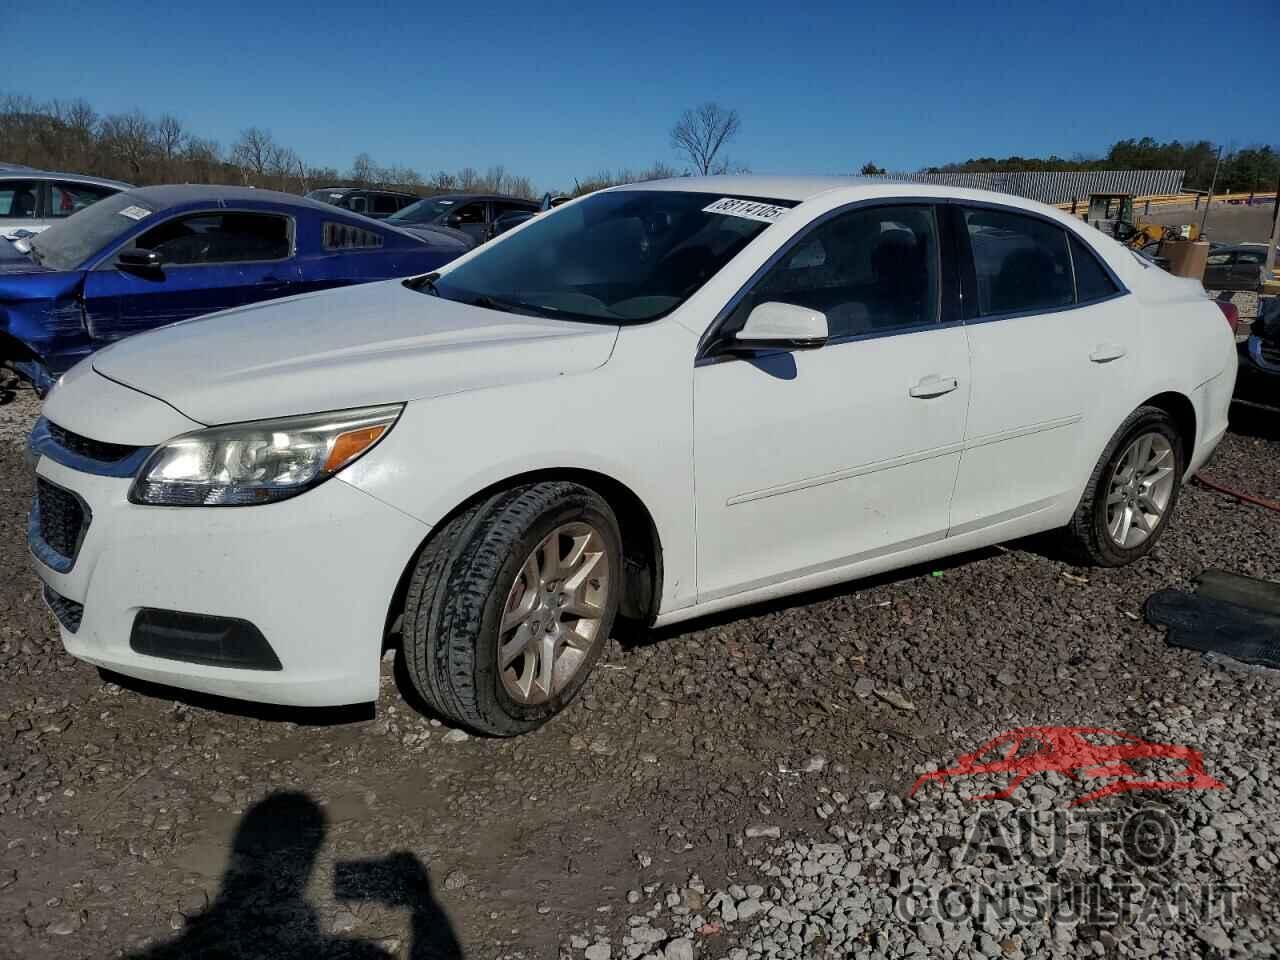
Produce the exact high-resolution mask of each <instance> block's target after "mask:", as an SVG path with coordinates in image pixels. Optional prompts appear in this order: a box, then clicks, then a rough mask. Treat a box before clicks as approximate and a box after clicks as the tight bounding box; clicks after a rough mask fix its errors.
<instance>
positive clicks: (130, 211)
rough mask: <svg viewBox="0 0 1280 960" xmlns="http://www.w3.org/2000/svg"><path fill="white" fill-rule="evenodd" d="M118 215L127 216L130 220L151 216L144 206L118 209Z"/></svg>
mask: <svg viewBox="0 0 1280 960" xmlns="http://www.w3.org/2000/svg"><path fill="white" fill-rule="evenodd" d="M120 216H122V217H128V218H129V219H130V220H145V219H146V218H147V217H149V216H151V211H150V210H148V209H147V208H146V207H125V208H124V209H123V210H121V211H120Z"/></svg>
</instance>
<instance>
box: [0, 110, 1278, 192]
mask: <svg viewBox="0 0 1280 960" xmlns="http://www.w3.org/2000/svg"><path fill="white" fill-rule="evenodd" d="M740 130H741V119H740V117H739V115H738V112H737V111H736V110H733V109H729V108H726V107H723V106H721V105H720V104H717V103H712V102H709V103H704V104H701V105H699V106H697V107H693V108H691V109H689V110H686V111H684V113H683V114H682V115H681V116H680V117H679V118H678V120H677V121H676V123H675V125H674V126H673V127H672V128H671V131H670V142H671V147H672V149H673V150H674V151H675V153H676V155H677V156H678V157H679V158H680V159H681V161H682V162H683V164H684V165H683V168H678V167H676V166H673V165H671V164H669V163H667V162H665V161H662V160H658V161H656V162H655V163H653V164H652V165H651V166H649V167H647V168H645V169H623V170H616V171H613V170H603V171H600V172H599V173H596V174H594V175H592V176H588V177H585V178H578V179H575V180H574V182H573V187H572V189H565V190H564V191H563V192H566V193H569V194H572V195H575V196H577V195H580V194H583V193H589V192H590V191H592V190H599V189H601V188H603V187H607V186H613V185H615V184H619V183H631V182H635V181H637V180H656V179H662V178H665V177H672V176H682V175H689V174H708V173H728V172H730V171H732V172H746V169H747V168H746V167H744V166H741V165H737V164H734V163H732V161H730V160H729V158H728V156H727V148H728V146H729V145H730V144H731V143H732V142H733V141H734V140H735V139H736V138H737V135H738V133H739V131H740ZM0 162H9V163H21V164H26V165H27V166H31V167H36V168H40V169H47V170H65V171H69V172H75V173H86V174H92V175H95V176H100V177H109V178H111V179H114V180H124V181H127V182H129V183H133V184H137V185H139V186H144V185H148V184H155V183H234V184H242V185H245V186H254V187H263V188H269V189H273V190H284V191H287V192H292V193H306V192H308V191H309V190H315V189H317V188H319V187H329V186H356V187H380V188H384V189H391V190H402V191H406V192H409V193H416V194H420V195H429V194H436V193H447V192H453V191H464V192H472V191H483V192H492V193H506V194H512V195H515V196H523V197H534V196H536V195H537V194H538V192H539V191H537V190H536V189H535V186H534V184H533V182H532V181H531V180H530V179H529V178H528V177H526V176H522V175H519V174H516V173H513V172H511V171H509V170H507V168H506V166H505V165H502V164H495V165H493V166H490V167H488V168H486V169H485V170H483V171H481V170H478V169H476V168H474V167H463V168H462V169H460V170H457V171H448V170H440V171H437V172H435V173H432V174H427V175H424V174H422V173H420V172H419V171H418V170H416V169H414V168H413V167H409V166H405V165H401V164H392V165H390V166H383V165H381V164H379V163H378V162H377V161H375V160H374V158H373V157H371V156H370V155H369V154H368V153H364V152H362V153H358V154H357V155H356V156H355V157H354V159H353V160H352V162H351V166H350V168H348V169H347V170H338V169H337V168H336V167H331V166H314V165H311V164H308V163H307V162H306V161H305V160H304V159H303V158H302V157H301V156H299V155H298V153H297V151H295V150H294V149H293V148H292V147H289V146H288V145H287V144H283V143H280V142H278V141H277V140H276V139H275V138H274V137H273V136H272V134H271V131H270V130H267V129H265V128H263V127H257V126H253V127H247V128H245V129H244V130H242V131H241V132H240V135H239V137H238V138H237V139H236V140H235V142H234V143H231V144H229V145H227V146H225V147H224V146H223V145H222V144H220V143H218V142H217V141H216V140H210V139H208V138H205V137H201V136H199V134H198V133H197V132H195V131H193V130H189V129H187V127H186V126H185V124H183V122H182V121H181V120H179V119H178V118H177V117H174V116H173V115H171V114H167V113H166V114H162V115H161V116H159V117H149V116H147V115H146V114H144V113H143V112H142V111H140V110H133V111H131V112H128V113H114V114H105V115H104V114H99V113H98V112H97V111H96V110H95V109H94V108H93V106H92V105H91V104H90V103H89V102H88V101H87V100H84V99H76V100H68V101H63V100H52V101H47V102H40V101H36V100H34V99H33V98H31V97H28V96H23V95H18V94H8V95H0ZM1217 162H1218V147H1217V146H1216V145H1215V144H1213V143H1210V142H1209V141H1208V140H1197V141H1185V142H1184V141H1179V140H1170V141H1168V142H1159V141H1156V140H1154V139H1152V138H1151V137H1142V138H1141V139H1133V138H1131V139H1128V140H1120V141H1117V142H1116V143H1114V144H1112V145H1111V147H1110V148H1109V149H1108V150H1107V152H1106V153H1105V154H1104V155H1103V156H1088V155H1084V154H1076V155H1075V156H1073V157H1071V158H1070V159H1066V158H1063V157H1059V156H1056V155H1052V154H1051V155H1050V156H1048V157H1022V156H1011V157H1004V158H995V157H977V158H973V159H970V160H965V161H963V162H959V163H948V164H943V165H941V166H933V167H927V168H925V169H924V170H923V171H921V172H924V173H953V172H987V171H996V170H1000V171H1023V170H1182V171H1184V172H1185V181H1184V185H1185V186H1186V188H1187V189H1200V190H1207V189H1209V185H1210V183H1212V181H1213V174H1214V167H1215V165H1216V164H1217ZM861 172H863V173H869V174H875V173H884V172H885V170H884V168H882V167H879V166H877V165H876V164H874V163H867V164H864V165H863V167H862V170H861ZM1277 177H1280V147H1277V146H1270V145H1263V144H1258V145H1253V146H1248V147H1243V148H1234V147H1233V148H1231V149H1225V150H1223V152H1222V162H1221V167H1220V169H1219V170H1218V180H1217V190H1218V192H1225V191H1228V190H1230V191H1248V190H1259V191H1265V190H1271V189H1274V188H1275V185H1276V180H1277ZM551 192H553V193H555V192H560V191H556V190H552V191H551Z"/></svg>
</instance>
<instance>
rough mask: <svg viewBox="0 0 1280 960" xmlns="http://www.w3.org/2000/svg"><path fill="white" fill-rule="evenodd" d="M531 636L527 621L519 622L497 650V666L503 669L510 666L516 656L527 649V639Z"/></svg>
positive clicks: (531, 632)
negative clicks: (516, 627)
mask: <svg viewBox="0 0 1280 960" xmlns="http://www.w3.org/2000/svg"><path fill="white" fill-rule="evenodd" d="M532 638H533V631H531V630H530V629H529V625H528V624H527V623H524V624H521V625H520V628H519V629H518V630H516V632H515V634H514V635H513V636H512V637H511V639H510V640H508V641H507V642H506V643H504V644H503V645H502V646H501V647H500V648H499V650H498V666H499V667H501V668H502V669H503V670H505V669H507V667H509V666H511V664H512V663H513V662H514V661H515V659H516V658H517V657H519V656H520V655H521V654H523V653H524V652H525V651H526V650H528V649H529V641H530V640H531V639H532Z"/></svg>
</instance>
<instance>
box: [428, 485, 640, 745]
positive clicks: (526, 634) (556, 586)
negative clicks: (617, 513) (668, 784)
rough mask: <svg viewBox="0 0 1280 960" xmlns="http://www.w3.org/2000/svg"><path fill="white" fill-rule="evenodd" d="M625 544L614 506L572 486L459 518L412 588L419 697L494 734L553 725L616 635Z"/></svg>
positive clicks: (431, 546)
mask: <svg viewBox="0 0 1280 960" xmlns="http://www.w3.org/2000/svg"><path fill="white" fill-rule="evenodd" d="M621 541H622V538H621V535H620V533H619V531H618V522H617V519H616V518H615V517H614V514H613V511H612V510H611V509H610V507H609V505H608V504H607V503H606V502H605V501H604V500H603V499H602V498H601V497H600V496H599V495H598V494H596V493H595V492H594V491H592V490H590V489H588V488H586V487H583V486H581V485H579V484H574V483H567V482H550V483H538V484H531V485H528V486H522V487H517V488H514V489H512V490H508V491H504V492H502V493H499V494H497V495H495V496H493V497H491V498H489V499H488V500H486V501H484V502H482V503H479V504H477V505H475V506H473V507H471V508H470V509H469V510H466V511H464V512H462V513H460V514H459V515H458V516H456V517H455V518H454V519H453V520H451V521H450V522H449V523H448V524H446V526H445V528H444V529H442V530H441V531H439V532H438V534H437V535H436V536H435V537H433V538H432V540H431V541H430V542H429V543H428V544H427V546H426V548H424V550H423V552H422V555H421V556H420V557H419V559H418V563H417V566H416V567H415V569H414V572H413V575H412V578H411V580H410V583H409V588H408V593H407V598H406V602H405V616H404V627H403V638H404V646H405V663H406V665H407V667H408V670H409V675H410V677H411V678H412V680H413V683H414V686H415V687H416V688H417V690H418V692H419V693H420V694H421V695H422V696H423V698H424V699H425V700H426V701H427V702H428V703H429V704H430V705H431V706H432V707H433V708H434V709H436V710H437V711H439V712H440V713H441V714H444V715H445V716H447V717H449V718H451V719H453V720H455V721H457V722H459V723H462V724H464V725H466V726H468V727H471V728H472V729H474V730H478V731H480V732H483V733H488V734H492V735H496V736H512V735H515V734H519V733H524V732H526V731H528V730H532V729H533V728H535V727H537V726H539V725H541V724H543V723H545V722H546V721H547V720H549V719H550V718H551V717H553V716H555V714H557V713H559V712H560V711H561V710H562V709H564V707H565V706H566V705H567V704H568V703H569V702H570V701H571V700H572V699H573V697H574V696H575V695H576V694H577V692H578V691H579V690H580V689H581V687H582V684H583V683H584V682H585V681H586V678H587V675H588V673H590V671H591V668H592V666H594V664H595V662H596V661H597V660H598V659H599V658H600V655H601V653H602V651H603V650H604V645H605V643H606V641H607V639H608V636H609V631H610V630H611V629H612V626H613V619H614V616H615V615H616V613H617V608H618V597H619V596H620V593H621V586H622V583H621V578H622V549H621Z"/></svg>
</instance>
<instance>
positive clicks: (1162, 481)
mask: <svg viewBox="0 0 1280 960" xmlns="http://www.w3.org/2000/svg"><path fill="white" fill-rule="evenodd" d="M1186 463H1187V461H1186V454H1185V452H1184V450H1183V445H1182V436H1181V434H1179V433H1178V428H1177V426H1176V425H1175V424H1174V422H1173V419H1172V418H1171V417H1170V416H1169V414H1168V413H1166V412H1165V411H1164V410H1161V409H1160V408H1159V407H1139V408H1138V409H1137V410H1135V411H1134V412H1133V413H1132V414H1131V415H1130V416H1129V418H1128V419H1127V420H1125V422H1124V423H1123V424H1121V425H1120V429H1119V430H1117V431H1116V434H1115V436H1114V437H1112V439H1111V442H1110V443H1109V444H1108V445H1107V449H1106V450H1105V451H1103V454H1102V457H1101V458H1100V459H1099V460H1098V464H1097V466H1095V467H1094V470H1093V474H1092V475H1091V476H1090V478H1089V483H1088V485H1087V486H1086V487H1085V491H1084V496H1083V497H1081V498H1080V505H1079V506H1078V507H1076V512H1075V515H1074V516H1073V517H1072V518H1071V522H1070V523H1069V524H1068V525H1067V528H1066V535H1067V542H1068V547H1069V548H1070V549H1071V551H1072V553H1073V554H1074V555H1075V556H1076V558H1077V559H1080V560H1082V561H1084V562H1087V563H1092V564H1096V565H1098V566H1104V567H1118V566H1123V565H1124V564H1126V563H1132V562H1133V561H1134V560H1137V559H1139V558H1140V557H1145V556H1146V555H1147V554H1148V553H1150V552H1151V550H1152V548H1153V547H1155V545H1156V541H1158V540H1159V539H1160V537H1161V536H1162V535H1163V534H1164V531H1165V528H1166V527H1167V526H1168V525H1169V519H1170V517H1171V516H1172V515H1173V511H1174V508H1175V507H1176V506H1177V503H1178V493H1179V492H1180V490H1181V487H1182V475H1183V472H1184V471H1185V470H1186Z"/></svg>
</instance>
